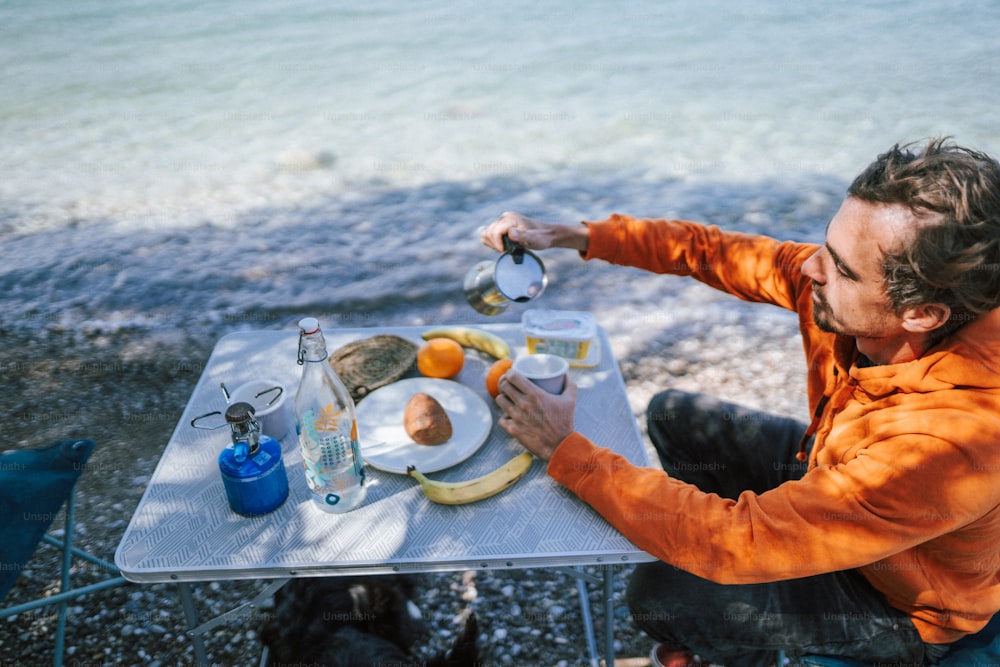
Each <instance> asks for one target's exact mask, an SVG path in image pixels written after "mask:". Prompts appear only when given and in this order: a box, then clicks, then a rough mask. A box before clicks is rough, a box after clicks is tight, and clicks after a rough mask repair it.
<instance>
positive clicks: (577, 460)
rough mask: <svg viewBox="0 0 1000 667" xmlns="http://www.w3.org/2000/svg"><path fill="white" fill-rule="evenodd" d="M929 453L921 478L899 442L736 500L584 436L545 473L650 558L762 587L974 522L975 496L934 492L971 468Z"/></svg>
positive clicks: (568, 444)
mask: <svg viewBox="0 0 1000 667" xmlns="http://www.w3.org/2000/svg"><path fill="white" fill-rule="evenodd" d="M911 444H912V443H911ZM922 444H923V443H922ZM927 444H928V447H929V448H930V449H931V454H930V455H929V456H928V457H927V458H925V459H924V460H922V461H920V462H919V463H915V464H916V465H920V466H921V470H922V471H925V472H926V474H920V475H912V474H911V475H900V474H899V468H898V464H897V463H895V460H896V459H897V458H898V455H900V454H905V453H906V452H907V451H909V452H910V456H911V457H912V455H913V454H912V450H910V449H909V447H908V446H907V445H906V444H905V442H904V440H902V439H900V440H899V441H898V442H887V443H884V444H883V445H880V446H879V447H877V448H874V449H873V450H872V452H871V453H870V455H869V456H859V457H857V458H856V459H854V460H852V461H850V462H848V463H844V464H840V465H837V466H820V467H818V468H814V469H812V470H810V471H809V472H808V473H807V474H806V475H805V476H804V477H802V478H801V479H799V480H796V481H790V482H786V483H784V484H782V485H780V486H778V487H776V488H775V489H772V490H770V491H766V492H764V493H760V494H755V493H752V492H744V493H743V494H741V495H740V496H739V498H737V499H736V500H732V499H727V498H722V497H720V496H718V495H716V494H712V493H705V492H702V491H701V490H699V489H698V488H697V487H695V486H694V485H691V484H687V483H685V482H683V481H680V480H678V479H675V478H672V477H670V476H669V475H667V474H666V473H665V472H663V471H662V470H658V469H654V468H643V467H638V466H635V465H633V464H631V463H630V462H629V461H628V460H627V459H625V458H624V457H622V456H620V455H618V454H615V453H614V452H612V451H610V450H608V449H605V448H602V447H598V446H596V445H595V444H593V443H592V442H590V441H589V440H588V439H587V438H586V437H584V436H583V435H581V434H579V433H573V434H571V435H570V436H568V437H567V438H566V439H565V440H564V441H563V442H562V443H560V445H559V447H558V448H557V449H556V451H555V454H554V455H553V456H552V458H551V460H550V461H549V465H548V474H549V475H550V476H551V477H552V478H553V479H555V480H556V481H558V482H559V483H561V484H563V485H564V486H566V487H567V488H568V489H569V490H570V491H572V492H573V493H575V494H576V495H577V496H579V497H580V498H581V499H582V500H583V501H585V502H586V503H588V504H589V505H590V506H591V507H593V508H594V509H595V510H597V512H599V513H600V514H601V515H602V516H603V517H604V518H605V519H607V520H608V522H609V523H611V525H613V526H614V527H615V528H617V529H618V530H619V532H621V533H622V534H623V535H624V536H625V537H627V538H628V539H629V540H631V541H632V542H633V543H634V544H635V545H636V546H637V547H639V548H640V549H642V550H644V551H646V552H647V553H649V554H650V555H652V556H655V557H656V558H658V559H660V560H663V561H666V562H668V563H670V564H672V565H675V566H676V567H679V568H681V569H683V570H685V571H688V572H691V573H692V574H695V575H697V576H700V577H702V578H705V579H709V580H712V581H716V582H719V583H727V584H729V583H761V582H767V581H778V580H783V579H791V578H799V577H805V576H812V575H815V574H822V573H825V572H833V571H837V570H843V569H849V568H855V567H860V566H863V565H868V564H871V563H875V562H877V561H880V560H882V559H885V558H889V557H891V556H892V555H893V554H897V553H899V552H901V551H903V550H905V549H908V548H910V547H912V546H914V545H917V544H920V543H923V542H925V541H927V540H928V539H931V538H933V537H935V536H938V535H942V534H944V533H947V532H949V531H952V530H954V529H955V528H956V527H957V526H960V525H963V523H967V522H969V521H970V520H972V518H973V517H974V516H976V515H977V513H979V512H981V511H982V510H981V508H979V507H978V506H979V505H980V504H981V502H982V501H983V500H984V499H980V498H977V497H976V496H977V495H980V494H978V493H974V492H973V490H974V489H976V485H975V484H973V485H971V486H969V487H966V489H963V488H961V487H959V486H955V485H949V486H948V487H947V489H945V490H943V489H942V488H941V486H942V485H941V484H940V483H937V484H936V483H935V482H934V481H933V480H934V479H935V478H937V479H938V480H940V479H941V476H942V475H944V476H945V478H947V476H949V475H954V474H957V473H958V471H960V470H962V469H964V468H965V466H963V465H962V462H963V459H962V458H961V457H956V456H954V452H950V451H949V450H950V448H949V446H948V445H947V444H945V443H939V445H938V446H935V445H934V444H933V443H930V442H929V443H927ZM911 471H912V468H911ZM966 476H968V473H967V472H966ZM932 488H933V491H930V489H932ZM982 488H983V487H982V486H979V489H980V490H981V489H982ZM875 489H877V492H873V490H875ZM995 500H996V498H995V497H993V498H986V499H985V501H986V502H987V504H988V502H992V501H995ZM942 506H944V507H947V508H948V511H946V512H942V511H941V510H940V509H936V508H940V507H942ZM960 508H961V509H960Z"/></svg>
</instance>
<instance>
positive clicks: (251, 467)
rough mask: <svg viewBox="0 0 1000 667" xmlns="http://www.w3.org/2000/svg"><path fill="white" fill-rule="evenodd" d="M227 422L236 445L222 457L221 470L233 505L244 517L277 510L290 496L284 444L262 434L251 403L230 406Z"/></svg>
mask: <svg viewBox="0 0 1000 667" xmlns="http://www.w3.org/2000/svg"><path fill="white" fill-rule="evenodd" d="M216 414H218V413H216ZM226 423H228V424H229V427H230V429H231V430H232V436H233V442H232V444H231V445H229V446H227V447H226V448H225V449H223V450H222V453H220V454H219V471H220V472H221V473H222V482H223V484H224V485H225V488H226V499H227V500H228V501H229V506H230V507H232V508H233V511H234V512H236V513H237V514H242V515H244V516H259V515H261V514H267V513H268V512H272V511H274V510H276V509H277V508H278V507H280V506H281V504H282V503H283V502H285V499H286V498H287V497H288V475H287V474H285V464H284V462H283V461H282V460H281V445H280V444H279V443H278V441H277V440H275V439H274V438H271V437H270V436H267V435H264V434H263V433H261V432H260V427H259V426H258V425H257V421H256V419H254V408H253V406H252V405H250V404H249V403H233V404H232V405H230V406H229V408H228V409H227V410H226Z"/></svg>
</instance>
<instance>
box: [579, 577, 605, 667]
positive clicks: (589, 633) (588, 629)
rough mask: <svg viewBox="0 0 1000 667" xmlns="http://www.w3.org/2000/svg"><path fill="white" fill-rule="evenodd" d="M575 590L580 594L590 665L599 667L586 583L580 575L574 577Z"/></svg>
mask: <svg viewBox="0 0 1000 667" xmlns="http://www.w3.org/2000/svg"><path fill="white" fill-rule="evenodd" d="M576 592H577V594H578V595H579V596H580V614H581V615H582V616H583V632H584V635H585V636H586V638H587V653H588V654H589V655H590V667H600V662H599V661H598V659H597V641H596V640H595V638H594V619H593V618H591V615H590V598H589V597H587V584H586V582H584V580H583V579H582V578H581V577H577V578H576Z"/></svg>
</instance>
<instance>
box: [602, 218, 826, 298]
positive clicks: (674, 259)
mask: <svg viewBox="0 0 1000 667" xmlns="http://www.w3.org/2000/svg"><path fill="white" fill-rule="evenodd" d="M584 224H586V225H587V227H588V229H589V231H590V242H589V247H588V250H587V252H586V253H585V254H584V255H583V257H584V259H587V260H590V259H603V260H605V261H608V262H611V263H612V264H620V265H623V266H634V267H637V268H640V269H645V270H647V271H651V272H654V273H670V274H674V275H682V276H691V277H693V278H695V279H697V280H699V281H701V282H703V283H705V284H707V285H710V286H712V287H714V288H716V289H719V290H722V291H725V292H729V293H730V294H734V295H736V296H738V297H739V298H741V299H744V300H746V301H758V302H763V303H771V304H774V305H777V306H781V307H783V308H787V309H789V310H795V309H796V304H797V302H798V300H799V296H800V295H801V294H802V291H803V289H804V288H805V287H806V286H807V285H808V280H807V279H805V278H804V277H803V276H802V274H801V266H802V263H803V262H804V261H805V260H806V259H807V258H808V257H809V256H810V255H811V254H812V253H813V252H815V250H816V246H815V245H810V244H801V243H793V242H779V241H777V240H775V239H772V238H769V237H766V236H757V235H752V234H741V233H736V232H724V231H722V230H721V229H719V228H718V227H714V226H706V225H701V224H698V223H693V222H685V221H681V220H646V219H637V218H631V217H628V216H623V215H617V214H616V215H612V216H611V217H610V218H608V219H607V220H604V221H600V222H586V223H584Z"/></svg>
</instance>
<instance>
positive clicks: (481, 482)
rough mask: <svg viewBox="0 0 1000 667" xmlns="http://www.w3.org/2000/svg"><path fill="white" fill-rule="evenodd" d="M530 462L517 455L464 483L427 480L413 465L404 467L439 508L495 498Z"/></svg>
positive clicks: (525, 454) (526, 455) (529, 458)
mask: <svg viewBox="0 0 1000 667" xmlns="http://www.w3.org/2000/svg"><path fill="white" fill-rule="evenodd" d="M531 461H532V456H531V453H530V452H521V453H520V454H518V455H517V456H515V457H514V458H512V459H511V460H510V461H507V463H504V464H503V465H502V466H500V467H499V468H497V469H496V470H494V471H493V472H490V473H487V474H485V475H483V476H482V477H477V478H475V479H469V480H466V481H464V482H438V481H435V480H433V479H428V478H427V477H425V476H424V474H423V473H422V472H419V471H418V470H417V469H416V467H414V466H407V467H406V474H407V475H409V476H410V477H412V478H414V479H415V480H417V481H418V482H420V488H421V490H423V492H424V495H425V496H427V498H428V499H430V500H432V501H434V502H436V503H441V504H442V505H465V504H466V503H474V502H476V501H477V500H482V499H484V498H489V497H490V496H495V495H496V494H498V493H500V492H501V491H503V490H504V489H506V488H508V487H511V486H513V485H514V483H515V482H517V480H519V479H521V478H522V477H524V475H525V473H527V472H528V469H529V468H531Z"/></svg>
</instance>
